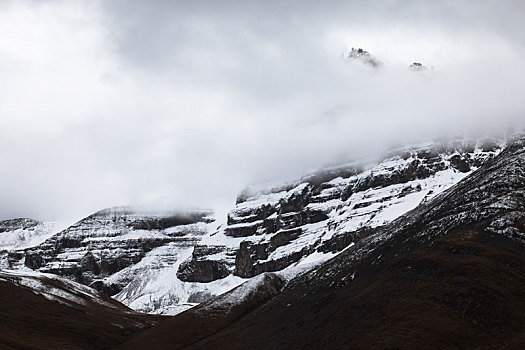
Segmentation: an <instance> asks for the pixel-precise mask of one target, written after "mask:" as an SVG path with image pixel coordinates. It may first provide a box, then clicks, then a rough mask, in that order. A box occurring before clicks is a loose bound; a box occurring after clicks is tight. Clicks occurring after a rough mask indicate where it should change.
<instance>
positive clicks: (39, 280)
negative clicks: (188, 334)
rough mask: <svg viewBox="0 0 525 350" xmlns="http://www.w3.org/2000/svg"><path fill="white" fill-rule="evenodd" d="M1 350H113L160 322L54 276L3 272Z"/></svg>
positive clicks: (0, 281)
mask: <svg viewBox="0 0 525 350" xmlns="http://www.w3.org/2000/svg"><path fill="white" fill-rule="evenodd" d="M0 295H1V296H2V297H1V298H0V319H1V320H2V322H0V348H2V349H109V348H113V347H115V346H116V345H117V344H120V343H122V342H123V341H124V340H126V339H127V338H129V337H131V336H132V335H134V334H137V333H138V332H141V331H143V330H144V329H146V328H149V327H151V326H153V325H155V324H157V323H159V321H161V318H160V317H159V316H152V315H143V314H139V313H136V312H134V311H133V310H131V309H129V308H127V307H126V306H124V305H122V304H121V303H119V302H117V301H115V300H113V299H111V298H109V297H107V296H104V295H103V294H100V293H98V292H97V291H95V290H93V289H91V288H89V287H86V286H84V285H81V284H79V283H76V282H72V281H69V280H67V279H64V278H61V277H59V276H56V275H52V274H42V273H36V272H28V271H25V272H21V271H7V270H3V271H0Z"/></svg>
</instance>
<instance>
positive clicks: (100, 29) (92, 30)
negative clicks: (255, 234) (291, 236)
mask: <svg viewBox="0 0 525 350" xmlns="http://www.w3.org/2000/svg"><path fill="white" fill-rule="evenodd" d="M524 17H525V2H523V1H480V0H477V1H457V0H454V1H452V0H451V1H427V2H425V1H406V0H403V1H394V0H389V1H387V0H385V1H345V2H343V1H332V2H329V3H327V2H321V1H257V2H256V1H253V2H251V1H132V0H122V1H115V0H111V1H110V0H107V1H91V0H90V1H58V0H54V1H36V0H35V1H23V0H22V1H21V0H17V1H9V0H7V1H1V2H0V162H1V163H0V164H1V165H0V218H10V217H19V216H27V217H35V218H39V219H43V220H59V221H71V220H75V219H78V218H80V217H82V216H85V215H87V214H89V213H91V212H93V211H95V210H98V209H101V208H104V207H109V206H115V205H128V204H129V205H161V206H162V205H163V206H173V207H216V208H219V209H224V208H227V207H231V206H232V205H233V204H234V201H235V197H236V194H237V193H238V192H239V191H240V190H241V189H242V188H243V187H244V186H245V185H246V184H248V183H254V182H260V181H275V180H278V179H290V178H293V177H295V176H299V175H301V174H303V173H305V172H307V171H309V170H311V169H314V168H316V167H318V166H320V165H322V164H328V163H334V162H338V161H339V162H340V161H344V160H347V159H350V158H353V157H359V156H362V155H364V154H368V153H373V152H376V151H379V150H381V149H384V148H386V147H389V146H390V145H392V144H394V143H403V142H416V141H421V140H425V139H428V138H432V137H436V136H439V135H453V134H457V133H465V132H472V133H482V134H483V133H485V134H487V133H490V132H491V130H502V129H504V128H506V127H509V126H512V125H520V123H522V124H523V120H524V119H525V117H524V110H525V104H524V99H523V97H524V96H525V70H524V68H523V62H525V34H524V33H525V21H523V18H524ZM351 47H362V48H364V49H366V50H368V51H370V53H372V54H373V55H374V56H375V57H377V58H378V59H379V60H381V61H382V62H383V63H384V65H383V66H382V67H381V68H380V69H373V68H371V67H368V66H366V65H364V64H362V63H360V62H354V61H348V60H344V59H343V58H342V57H341V54H342V53H343V52H345V51H347V50H349V49H350V48H351ZM414 61H417V62H421V63H423V64H425V65H427V66H428V67H433V70H432V71H429V72H424V73H422V74H418V73H414V72H411V71H409V70H408V68H407V67H408V65H409V64H410V63H412V62H414Z"/></svg>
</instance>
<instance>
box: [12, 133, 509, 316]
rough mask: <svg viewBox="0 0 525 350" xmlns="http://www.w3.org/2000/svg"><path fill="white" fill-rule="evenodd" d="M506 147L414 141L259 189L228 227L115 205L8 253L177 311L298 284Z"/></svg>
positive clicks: (250, 192)
mask: <svg viewBox="0 0 525 350" xmlns="http://www.w3.org/2000/svg"><path fill="white" fill-rule="evenodd" d="M502 147H504V142H502V141H499V140H490V139H486V140H481V141H468V140H462V141H454V142H440V143H431V144H426V145H419V146H413V147H402V148H399V149H396V150H393V151H391V152H390V153H389V154H387V155H386V156H384V157H383V158H381V159H378V160H371V161H367V162H354V163H348V164H346V165H342V166H337V167H331V168H323V169H321V170H319V171H317V172H314V173H312V174H310V175H308V176H305V177H303V178H301V179H298V180H297V181H293V182H290V183H286V184H281V185H278V186H270V187H265V186H258V187H254V186H252V187H249V188H246V189H245V190H244V191H243V192H242V193H241V194H240V195H239V196H238V198H237V203H236V204H235V207H234V208H233V209H232V210H231V211H230V212H229V213H228V215H227V218H226V222H225V223H223V224H220V223H219V222H217V221H213V218H212V216H213V213H211V212H210V211H198V210H197V211H187V212H180V211H178V212H175V211H164V212H159V211H145V210H138V209H133V208H111V209H106V210H102V211H99V212H97V213H95V214H93V215H90V216H88V217H87V218H85V219H82V220H80V221H79V222H77V223H75V224H73V225H72V226H71V227H69V228H67V229H65V230H63V231H61V232H59V233H57V234H55V235H52V236H51V237H49V238H48V239H47V240H45V241H44V242H42V243H39V244H37V245H34V246H31V247H29V248H24V249H14V250H10V251H9V252H6V253H5V254H4V255H5V258H4V262H3V264H4V265H5V266H8V267H9V268H30V269H33V270H35V271H39V272H43V273H54V274H57V275H60V276H64V277H67V278H69V279H71V280H74V281H76V282H79V283H83V284H85V285H88V286H92V287H93V288H95V289H97V290H99V291H102V292H104V293H106V294H107V295H110V296H113V298H114V299H116V300H118V301H120V302H122V303H124V304H125V305H127V306H129V307H131V308H133V309H134V310H137V311H142V312H148V313H158V314H176V313H178V312H181V311H183V310H185V309H187V308H189V307H192V306H194V305H197V304H198V303H201V302H205V301H208V300H210V299H211V298H212V297H213V296H215V295H219V294H222V293H224V292H226V291H228V290H230V289H232V288H234V287H236V286H238V285H239V284H241V283H243V282H245V281H246V280H247V279H249V278H253V277H255V276H257V275H259V274H261V273H265V272H278V273H279V274H280V276H281V277H282V278H284V279H286V280H289V279H291V278H293V277H294V276H295V275H297V274H298V273H300V272H302V271H304V270H305V269H309V268H311V267H313V266H315V265H317V264H320V263H322V262H323V261H326V260H328V259H330V258H332V257H334V256H336V255H337V254H339V253H340V252H341V251H343V250H344V249H345V248H347V247H349V246H351V245H353V244H356V243H358V242H359V241H360V240H362V239H363V238H365V237H367V236H368V235H370V234H371V233H372V232H373V231H374V230H376V229H378V228H380V227H383V226H385V225H386V224H388V223H389V222H391V221H392V220H395V219H396V218H397V217H399V216H400V215H402V214H403V213H405V212H407V211H409V210H411V209H413V208H415V207H417V206H418V205H419V204H420V203H422V202H425V201H428V200H430V199H431V198H433V197H434V196H436V195H437V194H439V193H441V192H442V191H444V190H446V189H447V188H449V187H450V186H452V185H454V184H456V183H457V182H458V181H460V180H461V179H463V178H464V177H465V176H467V175H468V174H470V173H471V172H473V171H474V170H475V169H477V168H479V167H480V166H481V165H482V164H484V163H485V162H487V161H488V160H490V159H492V158H493V157H495V156H496V155H497V154H499V152H501V149H502Z"/></svg>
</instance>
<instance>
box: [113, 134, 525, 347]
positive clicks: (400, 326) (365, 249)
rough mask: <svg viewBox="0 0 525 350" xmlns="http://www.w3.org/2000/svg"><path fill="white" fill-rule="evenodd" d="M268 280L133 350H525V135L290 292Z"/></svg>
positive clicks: (149, 335)
mask: <svg viewBox="0 0 525 350" xmlns="http://www.w3.org/2000/svg"><path fill="white" fill-rule="evenodd" d="M263 276H264V277H265V278H261V277H259V283H253V284H252V286H251V288H248V287H246V288H244V290H242V289H241V290H239V289H234V290H233V291H231V292H229V293H228V294H226V295H223V296H221V297H218V298H217V299H215V300H214V301H212V302H209V303H208V304H204V305H202V306H199V307H197V308H194V309H190V310H188V311H186V312H184V313H182V314H180V315H178V316H175V317H173V318H171V319H169V320H167V321H165V322H163V323H162V324H160V325H159V326H156V327H154V328H151V329H149V330H147V331H145V332H144V333H142V334H139V335H138V336H136V337H134V338H132V339H131V340H130V341H129V342H127V343H126V344H125V345H124V346H123V348H126V349H139V348H144V347H146V346H147V347H148V348H150V349H163V348H170V347H171V346H172V344H177V346H180V347H185V348H191V349H210V348H214V349H223V348H229V349H246V348H250V349H268V348H272V349H275V348H286V349H295V348H297V349H304V348H309V349H327V348H333V349H340V348H352V349H364V348H366V349H384V348H404V349H409V348H413V349H421V348H425V349H438V348H440V349H441V348H469V349H470V348H476V349H494V348H498V349H502V348H504V349H522V348H524V347H525V331H524V329H523V325H524V324H525V138H521V139H518V140H516V141H515V142H513V143H511V144H510V145H508V146H507V147H506V148H505V150H504V151H502V152H501V154H499V155H498V156H497V157H495V158H494V159H493V160H489V161H487V162H486V163H485V164H484V165H483V166H481V167H480V168H479V169H477V170H476V171H474V172H473V173H471V174H470V175H469V176H467V177H466V178H464V179H463V180H461V181H460V182H459V183H457V184H455V185H454V186H452V187H450V188H448V189H447V190H446V191H444V192H442V193H441V194H439V195H436V196H434V197H433V198H431V199H428V200H426V201H423V202H422V203H421V204H419V205H418V206H417V207H416V208H415V209H413V210H411V211H409V212H407V213H405V214H404V215H402V216H401V217H399V218H397V219H396V220H394V221H392V222H391V223H389V224H387V225H384V226H377V227H375V228H372V229H371V232H370V233H369V234H368V235H367V236H366V237H363V238H362V239H360V240H359V241H357V242H355V244H354V245H352V246H349V247H348V248H346V249H345V250H343V251H342V252H341V253H339V254H338V255H337V256H336V257H334V258H332V259H330V260H328V261H327V262H325V263H323V264H321V265H320V266H318V267H315V268H313V269H312V270H310V271H307V272H305V273H302V274H299V275H298V276H296V277H295V278H293V279H291V280H290V281H289V282H287V283H286V285H284V287H282V284H281V283H280V282H279V280H278V279H277V278H272V277H270V276H268V275H263ZM239 288H240V287H239ZM259 291H260V292H259ZM257 295H258V296H260V297H259V298H256V297H254V296H257ZM232 299H234V300H237V301H236V302H234V303H231V300H232ZM225 308H226V309H231V310H232V312H225V311H224V309H225ZM202 313H204V314H205V315H208V316H209V317H203V315H202ZM232 313H233V314H232ZM232 315H233V316H232Z"/></svg>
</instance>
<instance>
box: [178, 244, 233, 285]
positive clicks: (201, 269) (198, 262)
mask: <svg viewBox="0 0 525 350" xmlns="http://www.w3.org/2000/svg"><path fill="white" fill-rule="evenodd" d="M222 251H223V247H220V246H216V247H213V246H211V247H208V246H195V247H194V248H193V254H192V259H191V260H188V261H185V262H184V263H182V264H181V265H180V267H179V271H178V272H177V277H178V278H179V279H180V280H181V281H185V282H211V281H215V280H218V279H221V278H224V277H226V276H228V275H229V274H230V272H231V271H230V269H229V268H228V266H227V264H226V263H225V262H223V261H221V260H211V259H202V257H205V256H210V255H212V254H216V253H219V252H222Z"/></svg>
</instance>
